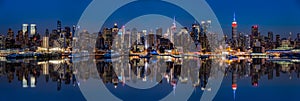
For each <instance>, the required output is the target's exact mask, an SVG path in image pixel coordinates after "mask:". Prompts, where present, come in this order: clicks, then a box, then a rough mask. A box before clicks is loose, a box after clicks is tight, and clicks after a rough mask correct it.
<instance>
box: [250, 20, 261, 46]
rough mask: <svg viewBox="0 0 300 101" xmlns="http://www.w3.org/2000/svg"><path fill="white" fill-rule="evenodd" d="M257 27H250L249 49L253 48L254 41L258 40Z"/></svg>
mask: <svg viewBox="0 0 300 101" xmlns="http://www.w3.org/2000/svg"><path fill="white" fill-rule="evenodd" d="M259 36H260V35H259V32H258V25H253V26H252V27H251V47H253V46H254V44H255V41H256V40H258V39H259Z"/></svg>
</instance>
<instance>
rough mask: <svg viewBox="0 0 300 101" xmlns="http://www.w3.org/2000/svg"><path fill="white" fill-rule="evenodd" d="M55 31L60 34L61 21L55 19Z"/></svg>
mask: <svg viewBox="0 0 300 101" xmlns="http://www.w3.org/2000/svg"><path fill="white" fill-rule="evenodd" d="M57 33H58V34H60V33H61V21H59V20H58V21H57Z"/></svg>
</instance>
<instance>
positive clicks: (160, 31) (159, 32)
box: [156, 28, 163, 36]
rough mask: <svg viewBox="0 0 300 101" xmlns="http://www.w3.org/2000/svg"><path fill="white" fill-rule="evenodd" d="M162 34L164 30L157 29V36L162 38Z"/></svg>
mask: <svg viewBox="0 0 300 101" xmlns="http://www.w3.org/2000/svg"><path fill="white" fill-rule="evenodd" d="M162 33H163V29H162V28H158V29H156V35H160V36H162Z"/></svg>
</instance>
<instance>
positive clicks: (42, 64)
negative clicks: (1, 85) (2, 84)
mask: <svg viewBox="0 0 300 101" xmlns="http://www.w3.org/2000/svg"><path fill="white" fill-rule="evenodd" d="M0 77H1V79H4V77H6V78H7V80H8V82H9V83H19V82H21V85H20V86H22V87H23V88H28V87H31V88H35V87H36V86H37V83H38V82H39V81H38V80H40V79H38V78H44V80H45V81H46V83H48V82H49V80H51V81H52V82H56V83H57V90H58V91H59V90H61V87H62V83H64V84H66V85H71V84H72V85H73V86H75V85H76V78H75V74H74V68H72V63H71V62H70V61H69V60H36V59H24V60H5V61H0ZM14 79H17V82H13V81H14ZM1 81H2V80H1Z"/></svg>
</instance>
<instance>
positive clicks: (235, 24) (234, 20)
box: [232, 13, 237, 28]
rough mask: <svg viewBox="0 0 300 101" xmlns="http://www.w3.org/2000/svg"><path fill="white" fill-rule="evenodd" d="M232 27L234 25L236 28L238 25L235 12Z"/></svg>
mask: <svg viewBox="0 0 300 101" xmlns="http://www.w3.org/2000/svg"><path fill="white" fill-rule="evenodd" d="M232 27H234V28H236V27H237V22H236V18H235V13H233V21H232Z"/></svg>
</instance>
